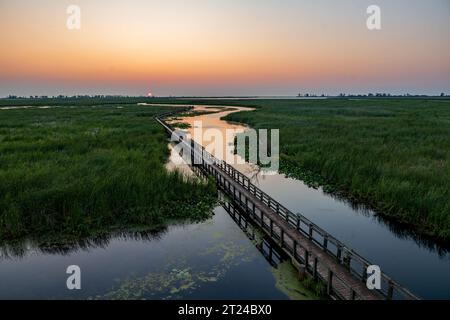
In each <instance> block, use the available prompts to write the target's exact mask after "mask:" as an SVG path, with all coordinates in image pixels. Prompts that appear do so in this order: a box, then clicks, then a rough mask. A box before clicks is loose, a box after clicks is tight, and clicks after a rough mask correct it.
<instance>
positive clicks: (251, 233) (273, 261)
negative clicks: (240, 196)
mask: <svg viewBox="0 0 450 320" xmlns="http://www.w3.org/2000/svg"><path fill="white" fill-rule="evenodd" d="M220 204H221V206H222V208H224V209H225V211H226V212H227V213H228V214H229V215H230V217H231V218H232V219H233V220H234V222H236V224H237V225H238V226H239V228H240V229H241V230H242V231H243V232H244V233H245V234H246V235H247V237H248V238H249V240H250V241H252V243H253V244H254V245H255V247H256V248H257V249H258V251H259V252H260V253H261V254H262V255H263V256H264V258H265V259H266V260H267V261H268V262H269V263H270V265H271V266H272V267H277V266H278V265H279V264H280V263H281V262H283V261H285V260H287V259H288V256H287V255H286V254H285V253H284V252H283V251H282V250H281V249H280V248H279V247H278V246H277V245H276V244H275V243H274V242H273V241H272V240H271V239H270V238H269V237H267V236H265V235H264V234H262V233H261V231H260V229H259V228H258V226H256V225H255V224H253V222H252V221H251V220H250V219H248V216H247V215H246V214H245V213H243V212H242V211H241V210H239V209H238V208H237V207H236V206H234V205H233V204H232V203H230V202H227V201H226V199H224V197H223V194H222V197H221V199H220Z"/></svg>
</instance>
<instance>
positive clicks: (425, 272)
mask: <svg viewBox="0 0 450 320" xmlns="http://www.w3.org/2000/svg"><path fill="white" fill-rule="evenodd" d="M223 108H224V109H222V110H224V111H223V112H218V113H212V114H203V115H198V116H194V117H185V118H181V119H176V120H175V121H174V122H182V123H187V124H189V125H190V127H189V128H188V129H187V131H188V132H189V133H190V134H191V135H193V131H194V129H195V128H196V126H197V127H198V126H199V124H201V127H202V128H203V129H204V130H206V129H209V128H215V129H218V130H219V131H221V132H224V131H225V130H226V129H234V130H237V132H243V131H244V130H246V129H247V128H246V127H245V126H242V125H239V124H236V123H228V122H226V121H224V120H221V118H222V117H224V116H226V115H227V114H229V113H230V112H243V111H249V108H238V107H226V106H224V107H223ZM233 108H234V109H233ZM212 110H216V111H219V110H220V109H214V107H213V106H210V107H208V106H206V107H205V106H196V107H195V108H194V111H199V112H202V111H212ZM197 129H198V128H197ZM274 129H277V128H274ZM193 136H194V135H193ZM195 139H196V138H195V137H194V140H195ZM197 142H199V143H201V144H204V145H205V146H206V145H211V144H213V145H214V140H213V139H210V140H207V139H202V141H197ZM227 143H233V142H232V141H228V142H227ZM217 149H220V148H217ZM209 151H212V153H213V154H215V155H216V156H217V154H216V153H215V150H214V148H213V149H212V150H209ZM221 154H226V151H223V152H222V153H221ZM235 157H239V156H235ZM219 158H220V156H219ZM233 166H234V167H235V168H236V169H238V170H240V171H241V172H242V173H244V174H245V175H246V176H247V177H249V178H250V179H251V181H252V182H253V183H254V184H255V185H256V186H258V187H259V188H261V189H262V190H263V191H265V192H266V193H268V194H269V195H271V196H272V197H273V198H274V199H276V200H278V201H279V202H281V203H282V204H283V205H284V206H285V207H287V208H288V209H290V210H291V211H292V212H295V213H301V214H302V215H304V216H306V217H307V218H308V219H310V220H311V221H312V222H314V223H315V224H317V225H319V226H320V227H322V228H323V229H325V230H326V231H327V232H329V233H330V234H332V235H333V236H335V237H336V238H337V239H339V240H341V241H342V242H343V243H345V244H346V245H347V246H348V247H350V248H352V249H354V250H355V251H356V252H358V253H359V254H361V255H362V256H363V257H365V258H366V259H368V260H369V261H370V262H372V263H373V264H376V265H379V266H380V267H381V269H382V271H383V272H385V273H386V274H388V275H390V276H391V277H393V278H394V279H395V280H396V281H397V282H399V283H400V284H402V285H404V286H406V287H407V288H409V289H410V290H412V292H414V293H415V294H417V295H419V296H420V297H422V298H425V299H450V251H449V249H450V245H448V244H439V243H435V242H434V241H433V240H430V239H426V238H423V237H420V236H419V235H417V234H415V233H414V232H413V231H412V230H409V229H407V228H405V227H403V226H400V225H398V224H395V223H393V222H391V221H388V220H386V219H383V218H382V217H381V216H379V215H377V214H376V213H375V212H374V211H372V210H371V209H369V208H367V207H365V206H364V205H361V204H354V203H352V202H350V201H348V200H346V199H343V198H339V197H337V196H335V195H331V194H327V193H325V192H324V191H323V190H322V189H321V188H318V189H315V188H311V187H308V186H307V185H306V184H305V183H303V182H302V181H299V180H295V179H292V178H288V177H286V176H285V175H284V174H280V173H278V172H271V174H266V173H265V172H263V171H262V170H261V169H260V168H259V167H258V166H256V165H254V164H249V163H245V164H234V165H233Z"/></svg>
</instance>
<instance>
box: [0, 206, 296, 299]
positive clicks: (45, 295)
mask: <svg viewBox="0 0 450 320" xmlns="http://www.w3.org/2000/svg"><path fill="white" fill-rule="evenodd" d="M263 241H264V240H263ZM263 244H264V245H263V246H262V248H263V250H265V251H268V250H269V245H268V244H267V243H265V242H264V243H263ZM262 252H264V251H262V249H261V248H259V249H257V247H256V246H255V242H254V240H253V241H252V240H251V239H250V238H249V237H248V236H247V235H246V233H244V232H243V231H242V230H241V229H240V228H239V227H238V225H237V224H236V222H235V221H234V220H233V219H232V218H231V217H230V215H229V214H228V213H227V212H226V211H225V210H224V209H223V208H222V207H220V206H219V207H216V208H215V209H214V216H213V217H212V218H211V219H209V220H208V221H205V222H203V223H197V224H180V225H173V226H170V227H168V228H166V229H164V230H161V231H160V232H157V233H153V234H146V233H122V234H111V235H110V236H109V237H106V238H99V239H90V240H87V241H85V242H80V243H79V244H78V245H76V246H68V247H63V248H61V247H58V248H46V249H43V250H42V249H39V248H37V247H34V246H33V245H32V244H26V245H25V248H24V250H23V251H17V249H15V251H14V249H12V248H7V247H3V248H2V253H1V254H2V256H1V258H0V299H288V298H289V297H288V296H287V295H286V294H285V293H283V288H282V287H280V286H279V285H278V284H277V278H276V276H275V275H274V271H275V267H276V264H275V265H274V266H273V265H271V264H270V263H269V262H268V260H266V258H264V255H263V254H262ZM272 262H274V261H272ZM275 262H276V263H279V262H282V259H281V258H280V259H279V260H278V261H275ZM69 265H78V266H79V267H80V268H81V279H82V281H81V287H82V288H81V290H79V291H70V290H68V289H67V287H66V280H67V277H68V275H67V274H66V273H65V271H66V268H67V267H68V266H69Z"/></svg>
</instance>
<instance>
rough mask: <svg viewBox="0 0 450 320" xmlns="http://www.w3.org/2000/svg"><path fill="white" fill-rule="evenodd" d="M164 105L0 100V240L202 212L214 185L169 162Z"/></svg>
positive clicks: (160, 221) (81, 232) (156, 222)
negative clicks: (158, 118) (14, 105)
mask: <svg viewBox="0 0 450 320" xmlns="http://www.w3.org/2000/svg"><path fill="white" fill-rule="evenodd" d="M29 103H30V102H29V101H27V103H26V104H29ZM72 103H73V102H72ZM83 104H84V103H83ZM168 110H169V108H164V107H142V106H137V105H121V104H110V105H95V106H60V107H55V108H51V109H38V108H29V109H16V110H0V240H8V241H11V240H17V239H21V238H24V237H41V238H42V237H44V238H46V237H48V238H58V237H66V236H67V237H78V236H88V235H90V234H92V233H96V232H99V231H104V230H110V229H121V228H129V227H133V226H136V227H142V226H145V227H148V228H155V227H157V226H160V225H164V224H165V223H167V222H168V221H171V220H177V219H189V220H200V219H204V218H206V217H207V216H208V215H209V213H210V209H211V207H212V205H213V203H214V202H215V192H214V190H215V188H214V186H213V185H212V184H211V183H199V182H198V181H196V180H193V179H189V178H186V177H184V176H182V175H181V174H179V173H177V172H171V173H169V172H167V171H166V170H165V167H164V165H165V163H166V161H167V158H168V147H167V137H166V134H165V132H164V130H163V129H162V127H161V126H159V125H158V124H157V123H156V122H155V121H154V120H153V117H154V116H155V115H156V114H158V113H162V112H165V111H168Z"/></svg>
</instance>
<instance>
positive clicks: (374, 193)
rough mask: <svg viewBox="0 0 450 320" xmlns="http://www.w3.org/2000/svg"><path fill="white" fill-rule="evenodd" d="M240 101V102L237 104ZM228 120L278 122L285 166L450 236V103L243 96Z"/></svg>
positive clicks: (428, 231)
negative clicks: (249, 109) (245, 108)
mask: <svg viewBox="0 0 450 320" xmlns="http://www.w3.org/2000/svg"><path fill="white" fill-rule="evenodd" d="M235 103H237V102H235ZM238 103H239V104H241V105H242V104H243V105H252V106H255V107H257V110H255V111H253V112H242V113H234V114H231V115H229V116H227V117H226V120H231V121H236V122H242V123H246V124H249V125H250V126H252V127H253V128H256V129H259V128H267V129H271V128H279V129H280V152H281V155H280V156H281V171H282V172H284V173H286V174H287V175H288V176H291V177H294V178H299V179H302V180H304V181H306V182H307V183H308V184H310V185H312V186H316V187H317V186H323V187H324V190H325V191H328V192H332V193H339V194H342V195H344V196H345V197H348V198H350V199H353V200H355V201H356V202H362V203H365V204H368V205H370V206H371V207H373V208H374V209H375V210H376V211H377V212H378V213H380V214H381V215H383V216H384V217H386V218H389V219H392V220H394V221H397V222H400V223H403V224H406V225H410V226H412V227H413V228H414V229H415V230H416V231H417V232H419V233H421V234H425V235H430V236H432V237H435V238H437V239H440V240H444V241H448V240H449V239H450V101H449V100H445V99H365V100H364V99H361V100H347V99H327V100H277V101H276V100H259V101H239V102H238Z"/></svg>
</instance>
